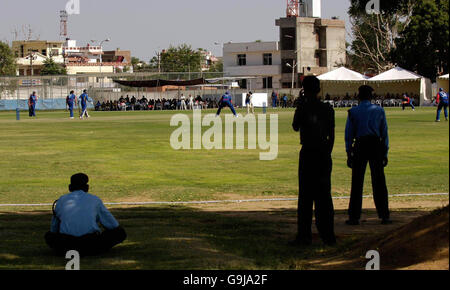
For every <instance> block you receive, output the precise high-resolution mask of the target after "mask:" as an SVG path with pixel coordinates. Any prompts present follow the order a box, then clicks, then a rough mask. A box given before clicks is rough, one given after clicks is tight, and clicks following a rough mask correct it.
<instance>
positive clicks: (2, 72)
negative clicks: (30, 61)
mask: <svg viewBox="0 0 450 290" xmlns="http://www.w3.org/2000/svg"><path fill="white" fill-rule="evenodd" d="M16 69H17V65H16V58H15V56H14V53H13V51H12V49H11V48H10V47H9V45H8V44H7V43H4V42H1V41H0V76H14V75H15V74H16Z"/></svg>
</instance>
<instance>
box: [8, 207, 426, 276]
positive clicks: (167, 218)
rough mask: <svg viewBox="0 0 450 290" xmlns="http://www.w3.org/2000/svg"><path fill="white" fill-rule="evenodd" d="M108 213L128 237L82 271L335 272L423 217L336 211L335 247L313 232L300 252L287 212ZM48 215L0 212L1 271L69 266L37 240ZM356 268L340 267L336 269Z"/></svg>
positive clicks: (167, 210)
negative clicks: (356, 222)
mask: <svg viewBox="0 0 450 290" xmlns="http://www.w3.org/2000/svg"><path fill="white" fill-rule="evenodd" d="M111 212H112V213H113V215H114V216H115V217H116V218H117V220H118V221H119V222H120V224H121V225H122V226H123V227H124V228H125V230H126V231H127V235H128V238H127V240H126V241H125V242H124V243H123V244H121V245H119V246H116V247H115V248H113V249H112V250H111V251H110V252H108V253H106V254H104V255H102V256H98V257H83V258H82V259H81V265H80V266H81V269H86V270H88V269H96V270H103V269H106V270H108V269H118V270H121V269H130V270H133V269H139V270H187V269H189V270H203V269H213V270H215V269H249V270H251V269H328V268H333V267H330V266H327V265H328V264H329V263H330V259H331V260H333V257H338V256H340V255H342V253H345V252H348V251H351V249H352V248H353V247H355V246H356V245H358V243H361V241H362V240H364V239H365V238H367V236H368V235H374V234H377V233H383V232H386V231H388V230H393V229H395V228H398V227H400V226H402V225H404V224H406V223H407V222H408V221H410V220H412V219H413V218H415V217H417V216H420V215H422V214H423V212H421V211H406V212H402V213H401V214H399V213H395V212H394V214H393V218H394V221H395V220H396V221H397V222H396V223H394V225H392V226H388V227H386V226H381V225H379V222H378V218H377V216H376V213H375V212H374V211H366V212H365V216H366V217H367V219H366V222H364V223H363V224H362V225H361V226H360V227H348V226H345V225H344V221H345V218H346V211H336V233H337V236H338V245H337V246H336V247H327V246H324V245H322V243H321V242H320V238H319V237H318V235H317V234H315V236H314V244H313V246H311V247H303V248H302V247H295V246H290V245H289V244H288V243H289V241H291V240H293V239H294V237H295V234H296V226H297V219H296V215H297V213H296V211H295V210H293V209H274V210H270V211H227V210H216V211H212V210H208V211H204V210H199V209H195V208H190V207H182V206H177V207H147V208H144V207H141V208H120V209H112V210H111ZM51 216H52V215H51V212H48V211H38V212H29V213H8V212H4V213H0V224H1V225H2V226H1V227H0V238H1V239H2V246H1V247H0V269H1V268H4V269H64V268H65V264H66V263H67V262H68V260H66V259H64V257H55V256H54V255H53V253H52V251H51V250H50V249H48V248H47V245H46V244H45V241H44V239H43V235H44V233H45V232H46V231H48V229H49V227H50V220H51ZM313 229H314V232H315V233H316V230H315V226H313ZM364 254H365V253H362V255H364ZM363 259H364V257H363ZM355 265H359V264H355V263H354V261H353V262H352V263H348V264H346V263H345V261H344V262H343V263H340V264H339V267H340V269H350V268H354V267H356V266H355ZM364 265H365V264H364ZM358 267H359V266H358Z"/></svg>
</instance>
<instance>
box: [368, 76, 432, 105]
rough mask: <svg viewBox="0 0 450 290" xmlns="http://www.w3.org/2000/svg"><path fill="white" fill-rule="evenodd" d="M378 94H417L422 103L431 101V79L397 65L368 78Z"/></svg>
mask: <svg viewBox="0 0 450 290" xmlns="http://www.w3.org/2000/svg"><path fill="white" fill-rule="evenodd" d="M368 83H369V84H370V85H371V86H372V87H373V88H374V89H375V92H376V93H377V94H378V95H383V94H388V93H389V94H403V93H408V94H411V93H412V94H417V95H419V98H420V100H419V101H420V104H421V105H423V104H430V103H431V94H432V92H431V81H430V80H429V79H427V78H425V77H422V76H420V75H418V74H415V73H413V72H410V71H408V70H406V69H403V68H401V67H395V68H393V69H391V70H389V71H386V72H384V73H382V74H379V75H377V76H375V77H373V78H371V79H369V80H368Z"/></svg>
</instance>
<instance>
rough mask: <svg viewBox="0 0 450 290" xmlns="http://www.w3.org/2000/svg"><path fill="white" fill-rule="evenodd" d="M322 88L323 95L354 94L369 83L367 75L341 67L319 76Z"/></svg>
mask: <svg viewBox="0 0 450 290" xmlns="http://www.w3.org/2000/svg"><path fill="white" fill-rule="evenodd" d="M318 79H319V80H320V83H321V88H322V91H321V92H322V97H323V96H325V95H327V94H328V95H330V96H331V97H332V98H333V97H337V96H345V95H346V94H349V95H350V96H353V95H354V94H355V93H357V92H358V88H359V87H360V86H362V85H364V84H366V83H367V79H368V78H367V77H366V76H364V75H362V74H360V73H358V72H355V71H352V70H350V69H348V68H345V67H340V68H338V69H335V70H333V71H331V72H328V73H325V74H323V75H320V76H318Z"/></svg>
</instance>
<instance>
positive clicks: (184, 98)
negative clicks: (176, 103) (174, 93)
mask: <svg viewBox="0 0 450 290" xmlns="http://www.w3.org/2000/svg"><path fill="white" fill-rule="evenodd" d="M180 99H181V110H183V111H186V97H185V96H184V95H183V94H181V98H180Z"/></svg>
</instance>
